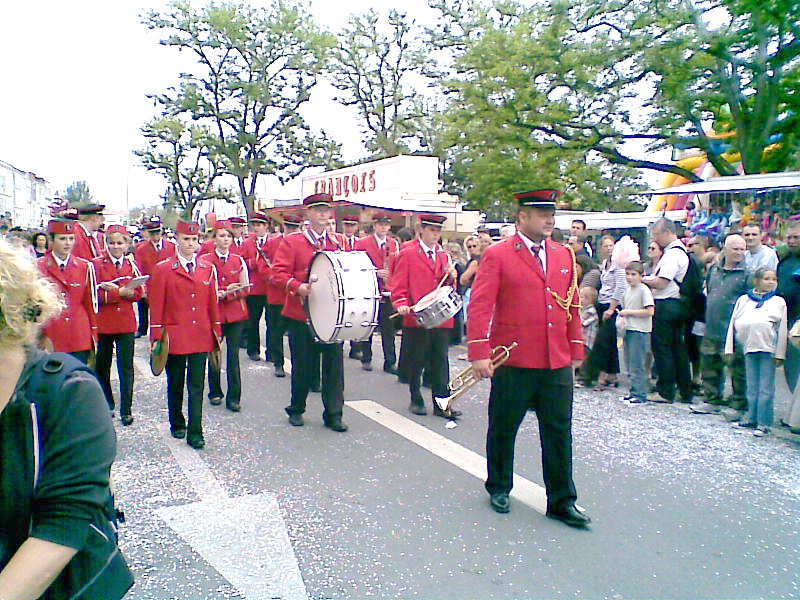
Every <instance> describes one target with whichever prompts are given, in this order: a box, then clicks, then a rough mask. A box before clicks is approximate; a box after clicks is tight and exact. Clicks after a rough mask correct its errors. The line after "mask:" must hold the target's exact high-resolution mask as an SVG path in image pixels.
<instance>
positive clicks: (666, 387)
mask: <svg viewBox="0 0 800 600" xmlns="http://www.w3.org/2000/svg"><path fill="white" fill-rule="evenodd" d="M650 235H651V237H652V239H653V240H654V241H655V242H656V243H657V244H658V245H659V246H661V247H662V248H663V249H664V254H663V256H662V257H661V260H660V261H659V263H658V270H657V272H656V274H655V275H653V276H652V277H646V278H645V279H644V280H643V283H645V285H647V286H649V287H650V289H651V290H652V291H653V299H654V300H655V302H656V314H655V318H654V319H653V336H652V341H653V357H654V358H655V361H656V364H657V365H658V384H657V385H656V389H657V393H656V394H651V395H650V396H648V399H649V400H651V401H653V402H672V401H673V400H674V399H675V387H676V384H677V387H678V392H679V399H680V401H681V402H691V400H692V391H693V390H692V376H691V373H690V369H689V355H688V352H687V349H686V339H685V331H686V321H687V320H688V318H689V315H688V313H687V310H686V308H685V307H684V306H683V303H682V302H681V300H680V295H681V290H680V284H681V283H682V282H683V279H684V277H686V272H687V270H688V268H689V255H688V253H687V251H686V246H684V245H683V243H682V242H681V241H680V240H679V239H678V236H677V235H676V227H675V223H673V222H672V221H670V220H669V219H666V218H661V219H659V220H658V221H656V222H655V223H654V224H653V228H652V230H651V232H650Z"/></svg>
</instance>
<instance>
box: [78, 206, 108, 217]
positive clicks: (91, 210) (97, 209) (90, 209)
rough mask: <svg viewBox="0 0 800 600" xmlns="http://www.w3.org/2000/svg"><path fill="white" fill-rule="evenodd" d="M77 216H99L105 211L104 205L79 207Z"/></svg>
mask: <svg viewBox="0 0 800 600" xmlns="http://www.w3.org/2000/svg"><path fill="white" fill-rule="evenodd" d="M77 208H78V214H79V215H99V214H100V213H101V212H103V211H104V210H105V209H106V206H105V204H87V205H86V206H79V207H77Z"/></svg>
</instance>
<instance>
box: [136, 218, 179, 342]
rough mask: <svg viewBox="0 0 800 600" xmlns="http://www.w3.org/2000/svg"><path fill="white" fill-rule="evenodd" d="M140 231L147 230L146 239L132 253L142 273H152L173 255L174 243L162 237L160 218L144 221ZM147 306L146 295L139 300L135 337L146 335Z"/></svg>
mask: <svg viewBox="0 0 800 600" xmlns="http://www.w3.org/2000/svg"><path fill="white" fill-rule="evenodd" d="M142 232H143V233H144V232H147V234H146V235H147V239H146V240H144V241H142V242H140V243H139V245H138V246H136V252H135V253H134V257H135V259H136V266H137V267H139V271H140V272H141V274H142V275H152V274H153V269H155V266H156V265H157V264H158V263H160V262H161V261H162V260H167V259H169V258H173V257H174V256H175V244H174V243H173V242H171V241H169V240H166V239H164V236H163V233H164V230H163V228H162V225H161V220H160V219H157V218H155V219H151V220H150V221H148V222H146V223H145V224H144V225H142ZM147 289H148V288H147V287H145V293H147ZM148 307H149V300H148V299H147V297H143V298H142V299H141V300H139V329H138V331H137V332H136V337H142V336H145V335H147V332H148V329H149V322H148V318H149V317H148Z"/></svg>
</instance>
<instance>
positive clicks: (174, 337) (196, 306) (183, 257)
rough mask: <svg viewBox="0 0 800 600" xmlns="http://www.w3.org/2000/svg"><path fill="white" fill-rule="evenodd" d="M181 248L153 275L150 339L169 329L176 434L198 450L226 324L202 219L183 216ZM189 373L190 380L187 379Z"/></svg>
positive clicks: (171, 417)
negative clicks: (204, 251)
mask: <svg viewBox="0 0 800 600" xmlns="http://www.w3.org/2000/svg"><path fill="white" fill-rule="evenodd" d="M176 229H177V235H176V236H175V240H176V242H177V253H176V256H175V257H174V258H171V259H168V260H163V261H161V262H160V263H158V264H157V265H156V267H155V269H154V270H153V275H152V277H151V279H150V289H149V294H150V341H151V342H152V343H153V344H155V342H157V341H159V340H161V339H162V338H163V337H164V332H165V331H166V332H167V333H168V334H169V357H168V358H167V366H166V371H167V400H168V406H169V427H170V431H171V432H172V436H173V437H175V438H178V439H182V438H184V437H185V438H186V442H187V443H188V444H189V445H190V446H191V447H192V448H195V449H198V450H199V449H200V448H203V447H204V446H205V440H204V439H203V379H204V376H205V372H206V357H207V356H208V353H209V352H211V351H212V350H214V349H216V348H218V347H219V339H220V338H221V336H222V324H221V323H220V319H219V306H218V303H217V273H216V269H215V268H214V265H212V264H211V263H210V262H208V261H207V260H206V259H205V258H203V257H198V256H197V255H196V252H197V250H198V248H199V247H200V242H199V236H200V227H199V226H198V225H197V223H187V222H183V221H178V226H177V228H176ZM187 372H188V381H187ZM184 385H187V387H188V389H189V429H188V432H187V429H186V420H185V419H184V417H183V410H182V409H183V387H184Z"/></svg>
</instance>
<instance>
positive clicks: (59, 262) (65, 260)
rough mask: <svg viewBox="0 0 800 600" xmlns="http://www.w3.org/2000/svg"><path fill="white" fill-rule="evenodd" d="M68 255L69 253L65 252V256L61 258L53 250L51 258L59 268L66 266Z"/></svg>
mask: <svg viewBox="0 0 800 600" xmlns="http://www.w3.org/2000/svg"><path fill="white" fill-rule="evenodd" d="M69 256H70V255H69V254H67V258H65V259H64V260H61V259H60V258H58V255H57V254H56V253H55V252H53V259H54V260H55V261H56V264H57V265H58V268H59V269H60V268H61V267H65V268H66V266H67V264H68V263H69Z"/></svg>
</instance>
